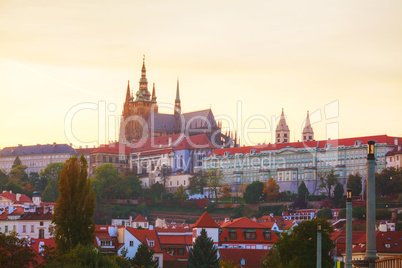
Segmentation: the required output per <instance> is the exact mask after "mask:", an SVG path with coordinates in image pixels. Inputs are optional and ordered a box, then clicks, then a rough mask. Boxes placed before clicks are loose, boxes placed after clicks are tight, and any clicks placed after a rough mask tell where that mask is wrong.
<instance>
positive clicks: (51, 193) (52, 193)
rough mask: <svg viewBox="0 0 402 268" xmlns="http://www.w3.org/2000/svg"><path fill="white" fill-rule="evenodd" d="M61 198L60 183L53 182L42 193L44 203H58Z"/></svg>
mask: <svg viewBox="0 0 402 268" xmlns="http://www.w3.org/2000/svg"><path fill="white" fill-rule="evenodd" d="M57 198H59V182H58V181H57V180H51V181H50V182H49V184H48V185H47V186H46V189H45V190H44V191H43V193H42V200H43V202H56V200H57Z"/></svg>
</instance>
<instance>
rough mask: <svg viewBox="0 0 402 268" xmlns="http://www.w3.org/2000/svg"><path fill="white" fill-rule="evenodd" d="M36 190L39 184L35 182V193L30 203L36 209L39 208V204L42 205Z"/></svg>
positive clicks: (40, 197)
mask: <svg viewBox="0 0 402 268" xmlns="http://www.w3.org/2000/svg"><path fill="white" fill-rule="evenodd" d="M38 189H39V182H38V181H37V182H36V183H35V191H34V192H33V193H32V202H33V203H34V205H35V206H37V207H39V206H40V204H41V203H42V195H41V193H40V192H39V190H38Z"/></svg>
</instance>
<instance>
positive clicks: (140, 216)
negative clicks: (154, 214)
mask: <svg viewBox="0 0 402 268" xmlns="http://www.w3.org/2000/svg"><path fill="white" fill-rule="evenodd" d="M133 222H148V220H147V219H145V218H144V217H143V216H142V215H141V214H140V215H138V216H137V218H135V219H134V220H133Z"/></svg>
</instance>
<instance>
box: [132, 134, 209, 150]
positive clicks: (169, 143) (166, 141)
mask: <svg viewBox="0 0 402 268" xmlns="http://www.w3.org/2000/svg"><path fill="white" fill-rule="evenodd" d="M131 146H132V148H133V150H132V152H133V153H141V155H148V154H154V153H156V152H158V153H167V152H169V151H172V149H175V150H184V149H191V148H215V147H214V146H213V144H212V143H211V142H210V140H209V139H208V136H207V135H205V134H200V135H194V136H185V135H184V134H174V135H170V136H162V137H152V138H149V139H142V140H138V141H134V142H133V143H132V144H131Z"/></svg>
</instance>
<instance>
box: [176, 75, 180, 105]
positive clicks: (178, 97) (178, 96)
mask: <svg viewBox="0 0 402 268" xmlns="http://www.w3.org/2000/svg"><path fill="white" fill-rule="evenodd" d="M176 102H180V91H179V76H177V87H176Z"/></svg>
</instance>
